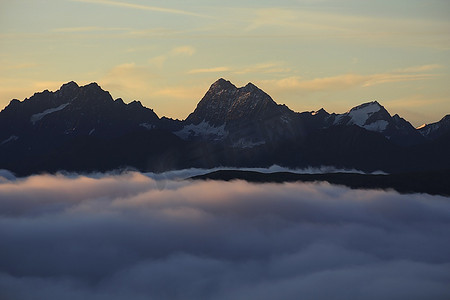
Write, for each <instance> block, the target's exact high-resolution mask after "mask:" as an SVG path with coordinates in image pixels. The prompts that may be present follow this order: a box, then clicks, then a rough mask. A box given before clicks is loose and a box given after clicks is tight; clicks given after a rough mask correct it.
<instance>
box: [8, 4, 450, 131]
mask: <svg viewBox="0 0 450 300" xmlns="http://www.w3.org/2000/svg"><path fill="white" fill-rule="evenodd" d="M449 15H450V2H449V1H448V0H428V1H423V0H379V1H369V0H279V1H268V0H262V1H248V0H239V1H237V0H229V1H211V0H208V1H207V0H193V1H181V0H170V1H167V0H166V1H160V0H155V1H143V0H1V1H0V107H2V108H3V107H4V106H6V105H7V104H8V103H9V101H10V100H11V99H13V98H17V99H20V100H23V99H24V98H27V97H30V96H31V95H32V94H33V93H34V92H38V91H42V90H45V89H49V90H52V91H54V90H57V89H58V88H59V87H60V86H61V85H62V84H63V83H65V82H68V81H71V80H74V81H76V82H77V83H78V84H80V85H84V84H88V83H90V82H94V81H95V82H97V83H99V84H100V86H101V87H102V88H103V89H105V90H108V91H109V92H110V93H111V94H112V96H113V97H114V98H119V97H120V98H123V99H124V101H125V102H130V101H132V100H140V101H141V102H142V103H143V104H144V105H145V106H147V107H150V108H152V109H154V110H155V112H156V113H157V114H158V115H159V116H160V117H161V116H167V117H172V118H179V119H184V118H186V117H187V116H188V114H189V113H190V112H192V111H193V110H194V108H195V107H196V104H197V103H198V101H199V100H200V99H201V98H202V97H203V95H204V94H205V93H206V91H207V89H208V88H209V86H210V85H211V84H212V83H213V82H214V81H215V80H217V79H218V78H225V79H228V80H230V81H232V82H233V83H234V84H235V85H237V86H243V85H245V84H247V83H248V82H252V83H254V84H256V85H257V86H258V87H260V88H261V89H263V90H264V91H265V92H267V93H268V94H269V95H271V96H272V98H273V99H274V100H275V101H276V102H277V103H280V104H286V105H287V106H289V107H290V108H291V109H292V110H294V111H299V112H302V111H313V110H318V109H320V108H322V107H323V108H325V109H326V110H327V111H329V112H336V113H343V112H345V111H348V110H349V109H350V108H351V107H353V106H356V105H358V104H361V103H363V102H368V101H373V100H377V101H378V102H380V103H381V104H382V105H383V106H385V108H386V109H388V111H389V112H390V113H391V114H392V115H393V114H395V113H398V114H399V115H400V116H402V117H404V118H406V119H408V120H409V121H410V122H412V124H413V125H414V126H419V125H421V124H423V123H430V122H435V121H438V120H439V119H441V118H442V117H443V116H444V115H445V114H448V113H450V85H449V84H448V83H449V82H450V69H449V67H450V18H448V16H449Z"/></svg>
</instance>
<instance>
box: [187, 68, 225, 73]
mask: <svg viewBox="0 0 450 300" xmlns="http://www.w3.org/2000/svg"><path fill="white" fill-rule="evenodd" d="M228 71H230V68H229V67H214V68H204V69H193V70H190V71H189V72H188V74H200V73H220V72H228Z"/></svg>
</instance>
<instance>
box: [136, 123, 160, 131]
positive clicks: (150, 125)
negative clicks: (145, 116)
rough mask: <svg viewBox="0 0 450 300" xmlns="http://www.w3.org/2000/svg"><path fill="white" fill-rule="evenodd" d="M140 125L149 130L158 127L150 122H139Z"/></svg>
mask: <svg viewBox="0 0 450 300" xmlns="http://www.w3.org/2000/svg"><path fill="white" fill-rule="evenodd" d="M139 126H141V127H144V128H145V129H148V130H151V129H154V128H155V127H156V126H155V125H153V124H149V123H141V124H139Z"/></svg>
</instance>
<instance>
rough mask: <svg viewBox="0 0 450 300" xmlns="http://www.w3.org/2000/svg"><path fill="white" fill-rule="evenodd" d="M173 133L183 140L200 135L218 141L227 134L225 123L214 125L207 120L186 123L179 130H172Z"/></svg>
mask: <svg viewBox="0 0 450 300" xmlns="http://www.w3.org/2000/svg"><path fill="white" fill-rule="evenodd" d="M174 134H175V135H177V136H178V137H180V138H182V139H184V140H186V139H189V138H192V137H197V136H201V137H205V138H208V139H211V140H216V141H218V140H222V139H223V138H225V137H226V136H227V135H228V131H226V130H225V124H222V125H221V126H217V127H215V126H211V125H210V124H209V123H208V122H207V121H205V120H203V121H202V122H201V123H199V124H197V125H194V124H189V125H186V126H184V127H183V128H182V129H181V130H179V131H176V132H174Z"/></svg>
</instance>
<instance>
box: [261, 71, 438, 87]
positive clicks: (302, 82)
mask: <svg viewBox="0 0 450 300" xmlns="http://www.w3.org/2000/svg"><path fill="white" fill-rule="evenodd" d="M436 68H437V65H425V66H418V67H412V68H405V69H403V70H397V71H393V72H387V73H376V74H368V75H363V74H352V73H350V74H342V75H337V76H330V77H323V78H314V79H304V78H302V77H300V76H291V77H286V78H282V79H273V80H262V81H261V82H262V83H264V84H266V85H271V86H273V87H274V88H276V89H286V90H298V91H336V90H345V89H349V88H353V87H369V86H375V85H379V84H384V83H393V82H403V81H417V80H428V79H431V78H434V77H436V76H438V75H437V74H429V73H423V72H424V71H430V70H433V69H436Z"/></svg>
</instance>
